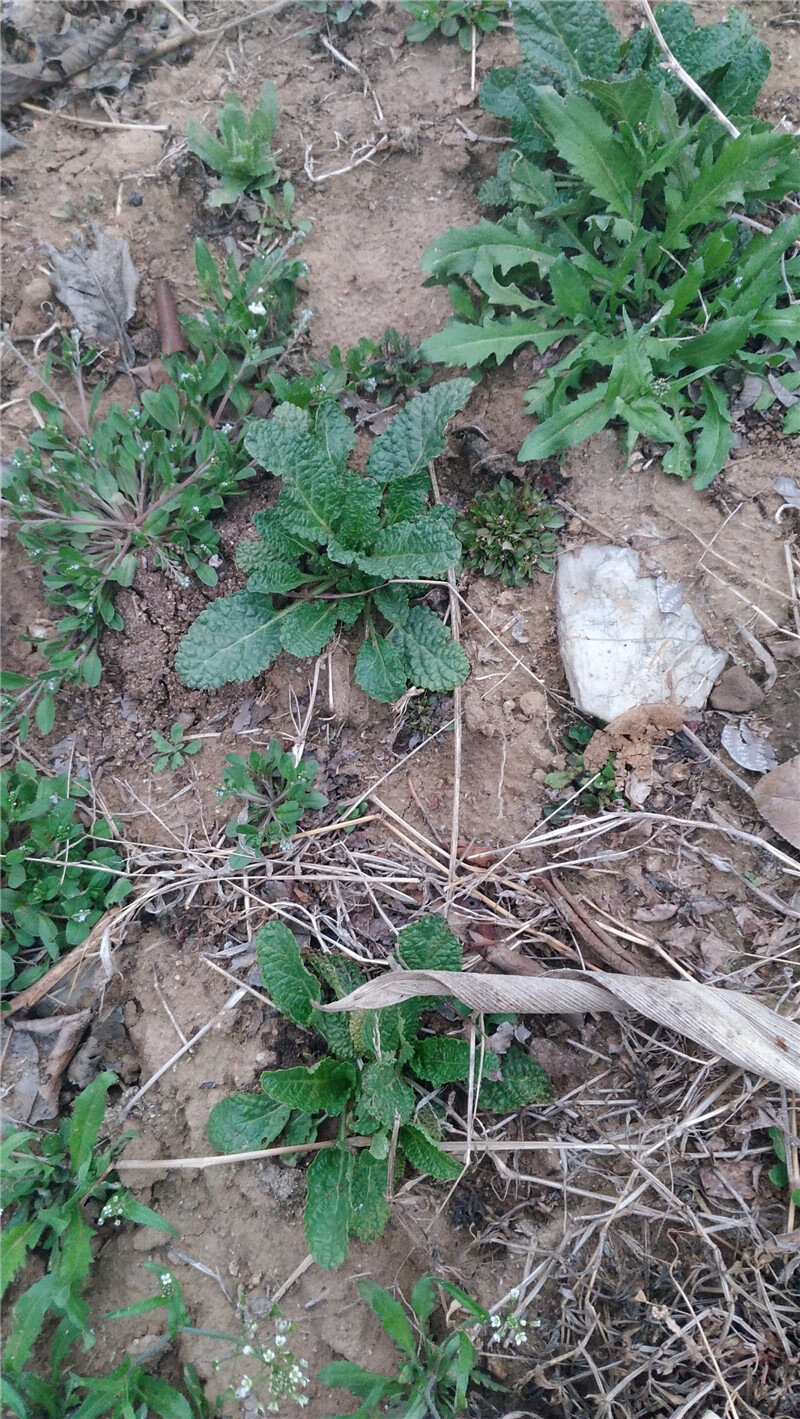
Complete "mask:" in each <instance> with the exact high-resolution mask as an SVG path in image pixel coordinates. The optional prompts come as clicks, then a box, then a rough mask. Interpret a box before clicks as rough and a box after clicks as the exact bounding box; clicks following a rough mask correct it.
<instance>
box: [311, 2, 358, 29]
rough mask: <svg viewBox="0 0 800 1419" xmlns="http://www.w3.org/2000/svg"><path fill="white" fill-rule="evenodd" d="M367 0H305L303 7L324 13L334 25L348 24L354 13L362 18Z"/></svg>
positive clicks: (319, 13)
mask: <svg viewBox="0 0 800 1419" xmlns="http://www.w3.org/2000/svg"><path fill="white" fill-rule="evenodd" d="M366 4H367V0H304V4H303V9H304V10H309V11H310V13H311V14H312V15H324V16H325V19H326V20H329V21H330V22H331V23H332V24H334V25H346V24H347V21H348V20H349V19H351V18H352V16H353V15H355V16H356V18H357V19H360V18H361V15H362V12H363V9H364V6H365V5H366Z"/></svg>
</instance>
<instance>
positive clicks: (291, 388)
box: [269, 325, 433, 409]
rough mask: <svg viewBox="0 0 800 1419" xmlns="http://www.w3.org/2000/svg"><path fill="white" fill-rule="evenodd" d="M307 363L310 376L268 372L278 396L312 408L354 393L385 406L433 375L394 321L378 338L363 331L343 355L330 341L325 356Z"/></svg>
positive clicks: (273, 390)
mask: <svg viewBox="0 0 800 1419" xmlns="http://www.w3.org/2000/svg"><path fill="white" fill-rule="evenodd" d="M309 364H310V367H311V372H310V374H308V375H295V376H294V377H293V378H292V379H287V377H286V376H285V375H284V374H281V373H280V371H278V370H275V371H273V372H272V373H271V374H270V377H269V387H270V389H271V390H272V392H273V394H274V395H275V396H276V398H278V399H283V400H286V401H287V402H288V403H290V404H299V406H300V408H301V409H311V408H315V407H316V406H317V405H318V404H319V403H321V402H322V401H323V400H325V399H330V398H332V397H336V396H338V395H341V394H346V393H353V394H358V395H360V396H361V397H362V398H363V399H371V400H374V401H375V402H376V403H377V404H378V406H379V407H380V408H382V409H385V408H387V407H388V406H389V405H390V404H391V405H394V404H396V403H397V402H398V400H400V399H401V398H402V396H403V395H404V394H407V393H408V392H409V391H410V390H411V389H424V388H425V387H426V386H427V385H429V384H430V382H431V379H432V377H433V366H432V365H428V364H425V363H424V362H423V360H422V357H421V356H420V353H419V350H417V349H415V348H414V346H413V345H412V344H411V341H410V339H409V337H408V335H400V334H399V333H398V331H397V330H395V328H394V326H393V325H389V326H387V327H386V329H385V330H384V332H383V334H382V335H381V336H380V338H379V339H378V340H369V339H367V337H366V336H362V338H361V339H360V340H359V341H358V343H357V344H356V345H352V346H351V347H350V349H349V350H346V351H345V352H344V354H342V351H341V350H340V349H339V346H338V345H332V346H331V348H330V351H329V353H328V358H327V360H316V359H314V358H313V357H312V358H311V359H310V360H309Z"/></svg>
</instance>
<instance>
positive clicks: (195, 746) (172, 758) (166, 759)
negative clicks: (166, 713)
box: [150, 720, 203, 774]
mask: <svg viewBox="0 0 800 1419" xmlns="http://www.w3.org/2000/svg"><path fill="white" fill-rule="evenodd" d="M150 738H151V739H152V741H153V743H154V744H155V746H156V758H155V759H154V760H153V773H154V774H161V773H163V772H164V770H165V769H172V770H173V771H174V770H175V769H182V768H183V766H184V764H185V763H186V760H187V758H188V757H190V756H191V755H192V754H199V753H200V750H201V749H202V747H203V743H202V740H200V739H187V738H186V730H185V728H184V726H183V725H182V724H181V722H180V720H176V721H175V723H174V724H173V725H172V728H171V729H170V731H169V738H168V739H167V738H166V737H165V736H164V735H163V734H162V733H161V731H160V730H158V729H151V730H150Z"/></svg>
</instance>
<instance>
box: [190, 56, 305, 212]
mask: <svg viewBox="0 0 800 1419" xmlns="http://www.w3.org/2000/svg"><path fill="white" fill-rule="evenodd" d="M277 121H278V95H277V93H276V92H275V85H274V84H273V83H272V81H271V80H270V79H267V80H266V82H265V84H264V86H263V88H262V90H261V93H260V95H259V99H258V103H257V104H256V106H255V108H254V110H253V112H252V114H250V116H249V117H248V115H247V114H246V113H245V111H244V109H243V107H242V101H241V99H240V98H239V96H238V94H226V96H225V103H224V105H223V107H222V108H220V109H218V110H217V133H218V134H219V136H218V137H217V136H215V135H214V134H213V133H211V132H209V130H208V129H207V128H204V127H203V125H202V123H198V121H197V119H195V118H190V119H189V121H188V123H187V124H186V142H187V144H188V147H189V149H190V151H191V152H192V153H195V154H196V156H197V157H198V158H200V160H201V162H203V163H205V165H206V167H208V168H211V170H212V172H215V173H217V174H218V175H219V177H220V179H221V181H220V184H219V187H215V188H213V189H212V191H211V192H209V194H208V196H207V197H206V203H207V205H208V206H209V207H225V206H228V205H229V204H231V203H233V202H238V200H239V198H240V197H244V196H245V194H246V193H250V194H252V195H253V196H255V197H258V199H259V201H261V202H263V203H264V206H265V208H266V209H267V214H268V216H269V218H270V220H271V222H272V223H273V224H275V225H283V226H291V221H290V216H291V210H292V203H293V201H294V188H293V187H292V184H291V183H290V182H285V183H284V184H283V202H282V208H283V210H282V211H279V209H278V206H277V204H276V202H275V198H274V196H273V194H272V192H271V190H270V189H271V188H273V187H275V186H276V185H277V183H278V182H279V181H280V170H279V168H278V164H277V161H276V158H275V154H274V153H273V151H272V147H271V144H270V139H271V138H272V135H273V133H274V131H275V125H276V123H277Z"/></svg>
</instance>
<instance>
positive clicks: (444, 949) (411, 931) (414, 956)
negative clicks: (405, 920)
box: [395, 915, 462, 971]
mask: <svg viewBox="0 0 800 1419" xmlns="http://www.w3.org/2000/svg"><path fill="white" fill-rule="evenodd" d="M395 955H396V956H397V959H398V961H400V963H401V964H402V965H403V966H404V967H405V969H406V970H407V971H460V970H461V958H462V950H461V942H460V941H459V939H458V937H457V936H455V935H454V934H453V932H452V931H451V930H450V927H449V926H448V925H447V922H446V921H445V919H444V917H443V916H433V915H432V916H423V917H420V919H419V921H414V922H412V923H411V925H410V926H404V927H403V930H402V931H401V932H400V933H399V935H398V937H397V944H396V946H395Z"/></svg>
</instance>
